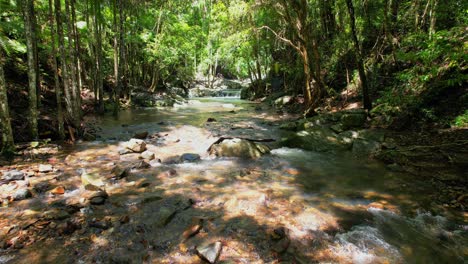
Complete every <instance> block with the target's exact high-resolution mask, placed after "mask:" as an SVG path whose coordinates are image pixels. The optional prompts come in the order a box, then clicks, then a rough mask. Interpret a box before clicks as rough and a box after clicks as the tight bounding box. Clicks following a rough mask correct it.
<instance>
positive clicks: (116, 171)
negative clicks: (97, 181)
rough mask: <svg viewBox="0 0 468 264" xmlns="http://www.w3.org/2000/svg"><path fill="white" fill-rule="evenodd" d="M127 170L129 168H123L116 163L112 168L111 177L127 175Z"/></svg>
mask: <svg viewBox="0 0 468 264" xmlns="http://www.w3.org/2000/svg"><path fill="white" fill-rule="evenodd" d="M129 171H130V168H125V167H122V166H120V165H116V166H115V167H114V168H112V171H111V173H112V175H113V178H116V179H122V178H125V177H127V176H128V173H129Z"/></svg>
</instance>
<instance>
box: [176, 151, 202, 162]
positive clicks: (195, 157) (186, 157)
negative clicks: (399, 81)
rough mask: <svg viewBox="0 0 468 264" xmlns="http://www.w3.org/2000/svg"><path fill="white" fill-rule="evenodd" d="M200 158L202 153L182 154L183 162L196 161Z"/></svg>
mask: <svg viewBox="0 0 468 264" xmlns="http://www.w3.org/2000/svg"><path fill="white" fill-rule="evenodd" d="M199 160H200V155H198V154H194V153H184V154H182V156H180V161H181V162H196V161H199Z"/></svg>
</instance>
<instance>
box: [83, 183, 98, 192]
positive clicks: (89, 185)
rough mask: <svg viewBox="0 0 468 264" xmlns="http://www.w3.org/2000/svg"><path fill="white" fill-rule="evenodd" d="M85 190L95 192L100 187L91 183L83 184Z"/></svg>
mask: <svg viewBox="0 0 468 264" xmlns="http://www.w3.org/2000/svg"><path fill="white" fill-rule="evenodd" d="M84 188H85V190H87V191H93V192H97V191H101V188H99V187H97V186H95V185H92V184H86V185H85V186H84Z"/></svg>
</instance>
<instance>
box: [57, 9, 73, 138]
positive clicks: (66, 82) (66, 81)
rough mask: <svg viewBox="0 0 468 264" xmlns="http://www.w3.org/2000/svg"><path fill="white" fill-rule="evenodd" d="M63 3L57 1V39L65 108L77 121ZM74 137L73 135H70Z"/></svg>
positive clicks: (71, 117)
mask: <svg viewBox="0 0 468 264" xmlns="http://www.w3.org/2000/svg"><path fill="white" fill-rule="evenodd" d="M60 2H61V1H60V0H55V1H54V5H55V20H56V22H57V38H58V46H59V54H60V66H61V73H62V82H63V90H64V92H65V106H66V110H67V114H68V116H69V117H70V119H72V121H73V120H74V119H75V118H74V116H75V113H74V108H73V99H72V94H71V88H70V74H69V70H68V64H67V52H66V49H65V39H64V33H63V22H62V16H61V15H62V7H61V3H60ZM70 136H72V135H70Z"/></svg>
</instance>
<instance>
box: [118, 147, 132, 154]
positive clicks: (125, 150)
mask: <svg viewBox="0 0 468 264" xmlns="http://www.w3.org/2000/svg"><path fill="white" fill-rule="evenodd" d="M130 153H133V151H131V150H130V149H128V148H121V149H119V155H125V154H130Z"/></svg>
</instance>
